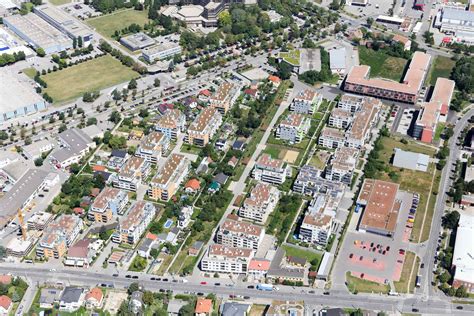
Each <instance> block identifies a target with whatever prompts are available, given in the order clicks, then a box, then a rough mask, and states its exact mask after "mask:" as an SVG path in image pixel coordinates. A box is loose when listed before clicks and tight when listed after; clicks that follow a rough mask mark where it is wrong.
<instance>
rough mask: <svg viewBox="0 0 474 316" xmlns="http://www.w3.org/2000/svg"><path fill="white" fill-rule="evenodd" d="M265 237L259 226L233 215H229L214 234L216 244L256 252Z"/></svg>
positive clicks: (262, 229)
mask: <svg viewBox="0 0 474 316" xmlns="http://www.w3.org/2000/svg"><path fill="white" fill-rule="evenodd" d="M264 235H265V229H264V228H263V227H261V226H258V225H254V224H251V223H248V222H244V221H242V219H241V218H239V217H238V216H235V215H229V216H228V217H227V219H226V220H225V221H224V223H222V225H221V226H220V227H219V230H218V231H217V233H216V242H217V243H218V244H221V245H224V246H228V247H237V248H249V249H254V250H257V249H258V247H259V246H260V242H261V241H262V240H263V236H264Z"/></svg>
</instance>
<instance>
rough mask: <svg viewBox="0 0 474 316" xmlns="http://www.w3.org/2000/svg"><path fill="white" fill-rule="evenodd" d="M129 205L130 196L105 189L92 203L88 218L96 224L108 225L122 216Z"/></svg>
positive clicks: (115, 190) (123, 192)
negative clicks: (118, 216)
mask: <svg viewBox="0 0 474 316" xmlns="http://www.w3.org/2000/svg"><path fill="white" fill-rule="evenodd" d="M127 203H128V194H127V193H126V192H125V191H122V190H119V189H116V188H110V187H105V188H104V189H103V190H102V191H101V192H100V193H99V195H98V196H97V197H96V198H95V200H94V202H93V203H92V205H91V207H90V209H89V211H88V213H87V218H88V219H89V220H91V221H94V222H102V223H106V222H108V221H110V220H112V219H113V218H114V217H115V216H117V215H118V214H121V213H122V211H123V210H124V208H125V206H126V205H127Z"/></svg>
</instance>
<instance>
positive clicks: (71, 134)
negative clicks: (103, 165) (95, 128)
mask: <svg viewBox="0 0 474 316" xmlns="http://www.w3.org/2000/svg"><path fill="white" fill-rule="evenodd" d="M58 137H59V139H60V140H61V141H63V142H64V143H66V144H68V146H69V147H71V148H72V149H73V150H75V151H81V150H84V149H86V148H87V146H88V145H89V144H90V143H92V139H91V138H90V137H89V136H87V135H86V133H84V132H83V131H82V130H80V129H78V128H71V129H68V130H65V131H64V132H62V133H60V134H59V135H58Z"/></svg>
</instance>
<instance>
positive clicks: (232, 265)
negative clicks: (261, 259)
mask: <svg viewBox="0 0 474 316" xmlns="http://www.w3.org/2000/svg"><path fill="white" fill-rule="evenodd" d="M253 255H254V251H253V250H252V249H244V248H235V247H227V246H224V245H219V244H215V245H211V246H210V247H209V249H208V250H207V252H206V254H205V255H204V256H203V258H202V260H201V270H202V271H206V272H217V273H236V274H242V273H247V271H248V267H249V263H250V260H251V259H252V257H253Z"/></svg>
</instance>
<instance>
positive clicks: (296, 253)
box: [283, 245, 322, 265]
mask: <svg viewBox="0 0 474 316" xmlns="http://www.w3.org/2000/svg"><path fill="white" fill-rule="evenodd" d="M283 249H285V251H286V256H293V257H300V258H305V259H306V260H308V262H311V261H313V260H314V259H317V260H318V265H319V263H321V259H322V255H321V254H319V253H315V252H312V251H309V250H303V249H299V248H295V247H291V246H288V245H284V246H283Z"/></svg>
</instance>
